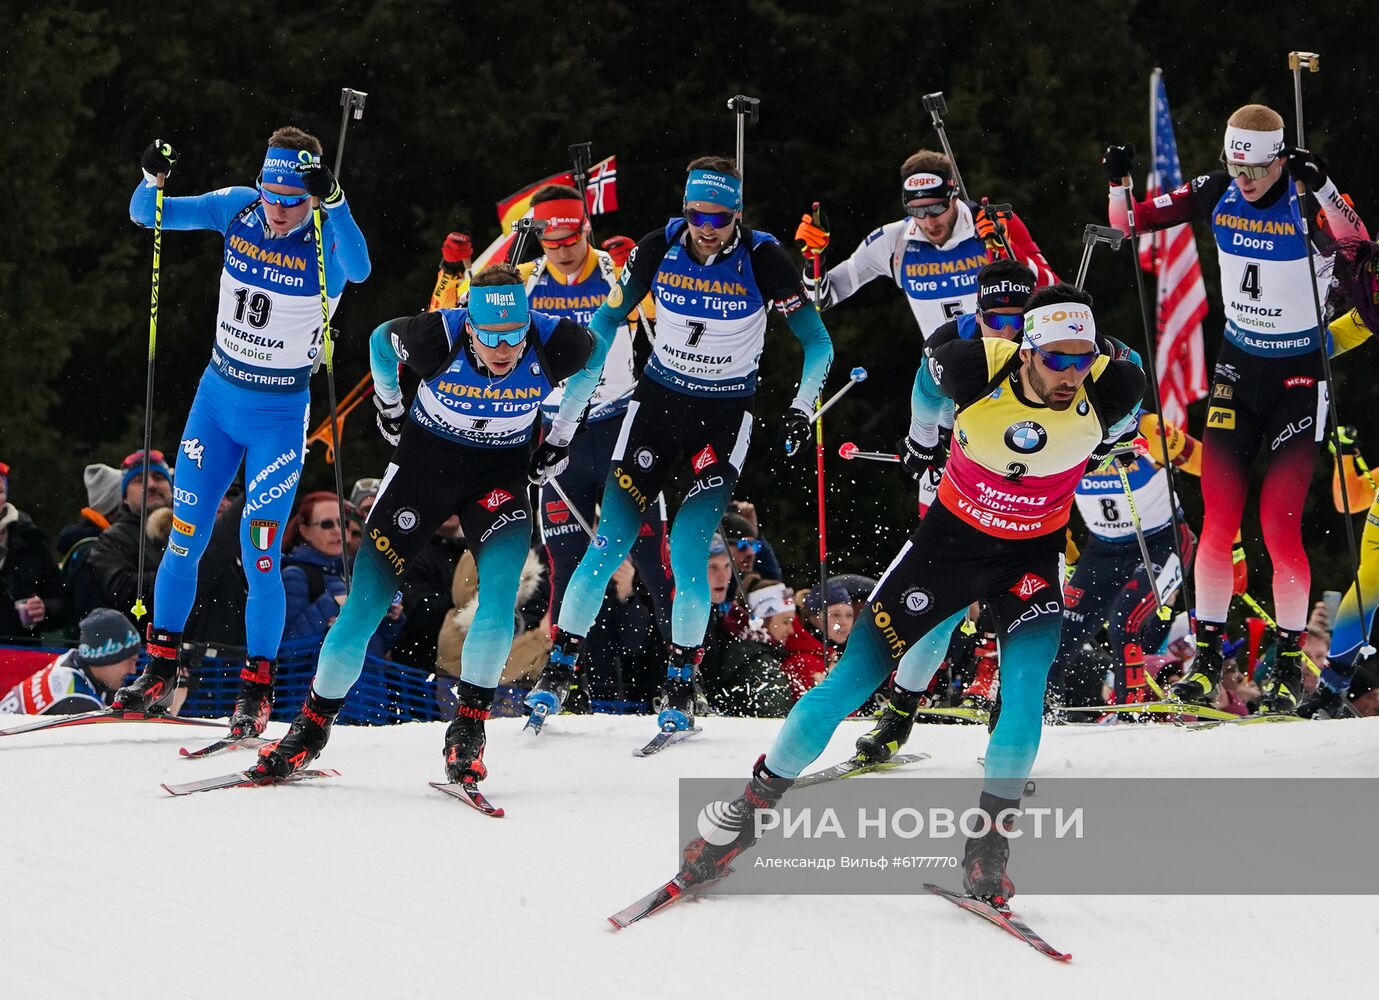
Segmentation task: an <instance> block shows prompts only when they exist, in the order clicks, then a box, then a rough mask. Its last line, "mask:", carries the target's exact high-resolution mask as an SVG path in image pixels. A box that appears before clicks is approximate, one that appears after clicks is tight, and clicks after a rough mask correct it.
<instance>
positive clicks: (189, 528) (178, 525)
mask: <svg viewBox="0 0 1379 1000" xmlns="http://www.w3.org/2000/svg"><path fill="white" fill-rule="evenodd" d="M172 530H173V531H180V532H182V534H184V535H186V536H187V537H188V538H190V537H191V536H192V535H194V534H196V525H194V524H188V523H187V522H186V521H184V520H182V519H181V518H180V517H176V516H174V517H173V519H172Z"/></svg>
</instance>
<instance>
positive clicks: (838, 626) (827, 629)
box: [781, 584, 852, 699]
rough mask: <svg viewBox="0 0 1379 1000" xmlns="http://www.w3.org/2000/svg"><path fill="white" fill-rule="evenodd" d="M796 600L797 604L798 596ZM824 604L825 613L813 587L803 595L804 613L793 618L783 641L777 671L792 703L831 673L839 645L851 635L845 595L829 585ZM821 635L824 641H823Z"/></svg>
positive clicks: (850, 623)
mask: <svg viewBox="0 0 1379 1000" xmlns="http://www.w3.org/2000/svg"><path fill="white" fill-rule="evenodd" d="M796 597H797V600H799V595H796ZM827 602H828V603H827V611H826V612H825V611H824V608H823V605H824V602H823V600H821V599H820V595H819V588H818V587H813V588H812V589H810V590H809V591H807V592H806V593H805V594H804V596H803V599H802V600H800V601H799V603H801V604H802V605H803V607H804V613H803V614H797V615H796V616H795V619H794V623H793V631H792V632H791V634H790V636H789V637H788V638H787V639H786V640H785V649H786V651H787V653H788V655H787V656H786V659H785V662H784V663H782V664H781V669H782V670H784V671H785V674H786V676H787V677H788V678H789V679H790V687H791V690H792V692H793V693H794V697H795V698H796V699H798V698H799V697H800V696H801V695H803V694H804V693H805V692H806V691H808V690H809V689H810V688H812V687H813V686H814V685H816V684H818V683H819V682H820V681H821V680H823V679H824V677H825V676H826V675H827V674H828V672H829V671H830V670H831V669H833V665H834V664H835V663H837V662H838V657H839V655H841V653H842V648H843V645H844V644H845V643H846V642H847V638H848V636H849V635H850V634H851V633H852V602H851V601H850V600H848V595H847V591H846V590H844V589H843V588H842V587H837V586H833V585H831V584H830V586H829V588H828V598H827ZM825 622H826V624H825ZM825 634H827V636H828V639H827V641H825V640H824V638H823V637H824V635H825Z"/></svg>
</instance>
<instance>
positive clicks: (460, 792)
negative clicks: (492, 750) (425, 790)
mask: <svg viewBox="0 0 1379 1000" xmlns="http://www.w3.org/2000/svg"><path fill="white" fill-rule="evenodd" d="M427 784H428V785H430V786H431V787H432V788H434V789H435V790H436V791H438V792H444V793H445V794H446V795H449V796H450V797H451V798H456V799H459V800H460V801H461V802H464V803H467V804H468V805H471V806H473V807H474V808H475V809H477V810H479V812H481V813H483V814H484V815H485V816H492V817H493V818H494V819H501V818H502V817H503V815H504V813H503V810H502V808H500V807H499V806H495V805H494V804H493V803H492V802H490V801H489V800H488V799H486V798H484V793H483V792H481V791H479V786H478V785H476V784H475V783H474V782H472V781H457V782H445V781H428V782H427Z"/></svg>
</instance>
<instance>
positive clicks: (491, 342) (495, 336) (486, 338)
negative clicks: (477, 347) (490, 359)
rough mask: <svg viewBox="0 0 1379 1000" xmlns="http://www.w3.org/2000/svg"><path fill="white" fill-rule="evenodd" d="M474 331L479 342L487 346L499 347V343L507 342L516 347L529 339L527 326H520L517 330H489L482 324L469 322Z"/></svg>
mask: <svg viewBox="0 0 1379 1000" xmlns="http://www.w3.org/2000/svg"><path fill="white" fill-rule="evenodd" d="M468 326H469V328H470V329H471V330H473V331H474V336H476V337H478V338H479V343H481V344H483V345H484V346H485V347H497V346H498V345H499V344H507V345H508V346H509V347H516V346H517V345H518V344H520V343H522V341H524V340H526V339H527V327H525V326H523V327H519V328H517V329H516V330H487V329H485V328H484V327H482V326H475V325H474V324H473V323H469V324H468Z"/></svg>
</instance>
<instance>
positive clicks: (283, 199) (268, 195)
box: [255, 181, 311, 208]
mask: <svg viewBox="0 0 1379 1000" xmlns="http://www.w3.org/2000/svg"><path fill="white" fill-rule="evenodd" d="M255 186H256V187H257V188H258V189H259V199H260V200H261V201H264V202H267V203H268V204H269V205H281V206H282V207H283V208H296V207H297V206H298V205H300V204H301V203H302V202H304V201H306V200H307V199H308V198H310V197H311V195H309V194H307V193H305V192H303V193H302V194H278V193H277V192H276V191H269V190H266V189H265V188H264V186H263V182H262V181H259V182H258V183H257V184H256V185H255Z"/></svg>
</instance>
